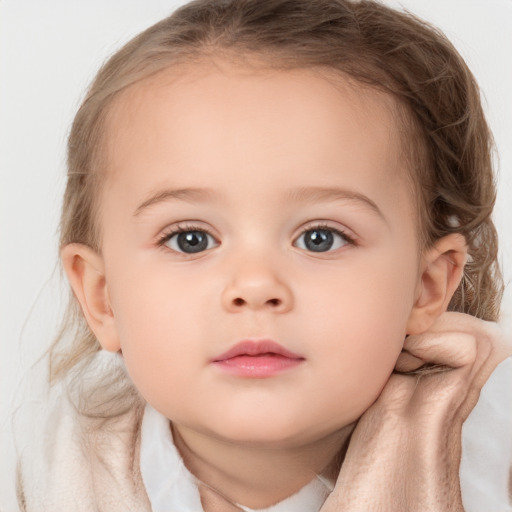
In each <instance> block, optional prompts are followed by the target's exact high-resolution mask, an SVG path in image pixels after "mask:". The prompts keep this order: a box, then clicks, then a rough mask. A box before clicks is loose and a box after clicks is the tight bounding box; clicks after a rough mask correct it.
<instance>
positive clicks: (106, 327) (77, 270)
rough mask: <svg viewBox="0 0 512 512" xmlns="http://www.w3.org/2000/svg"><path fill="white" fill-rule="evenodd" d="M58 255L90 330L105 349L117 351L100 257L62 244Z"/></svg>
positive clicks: (114, 327)
mask: <svg viewBox="0 0 512 512" xmlns="http://www.w3.org/2000/svg"><path fill="white" fill-rule="evenodd" d="M60 256H61V260H62V265H63V267H64V270H65V272H66V275H67V277H68V279H69V282H70V284H71V288H72V289H73V292H74V294H75V296H76V298H77V299H78V302H79V303H80V306H81V308H82V311H83V314H84V316H85V319H86V320H87V323H88V324H89V327H90V329H91V330H92V332H93V333H94V334H95V336H96V338H97V339H98V341H99V342H100V344H101V346H102V347H103V348H104V349H105V350H109V351H111V352H117V351H119V350H120V348H121V345H120V343H119V337H118V335H117V330H116V326H115V321H114V314H113V312H112V309H111V308H110V299H109V295H108V289H107V281H106V279H105V268H104V264H103V258H102V257H101V255H99V254H98V253H97V252H96V251H94V250H93V249H91V248H90V247H88V246H86V245H82V244H68V245H65V246H64V247H63V248H62V250H61V253H60Z"/></svg>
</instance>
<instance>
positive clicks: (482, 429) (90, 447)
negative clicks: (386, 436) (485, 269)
mask: <svg viewBox="0 0 512 512" xmlns="http://www.w3.org/2000/svg"><path fill="white" fill-rule="evenodd" d="M89 362H90V363H91V364H88V365H85V366H84V368H85V369H84V368H82V369H80V368H79V369H78V370H77V371H75V372H74V373H73V374H71V377H70V380H69V381H68V382H66V383H64V386H63V387H62V388H61V389H56V390H54V391H53V392H52V395H51V396H49V397H48V402H47V403H45V404H42V406H41V411H40V412H39V415H34V420H33V421H34V425H35V426H36V427H35V428H34V431H33V435H31V437H30V439H28V440H27V442H26V443H25V444H24V446H23V447H22V449H21V450H20V452H19V480H18V497H19V502H20V510H22V511H24V512H69V511H73V512H93V511H94V512H132V511H133V512H150V511H152V506H151V502H150V499H149V497H148V492H149V493H150V494H151V495H152V496H153V494H154V493H156V494H158V492H159V490H158V482H157V479H156V480H155V481H154V482H153V483H154V484H155V487H156V490H155V489H153V487H152V485H153V484H152V483H151V482H152V478H151V477H149V478H147V477H146V485H145V483H144V480H143V476H142V474H141V464H140V456H141V431H142V422H143V417H144V410H145V406H146V404H145V402H144V401H143V400H142V398H141V397H140V396H139V395H138V393H137V392H136V391H135V390H134V388H133V386H132V384H131V383H130V380H129V378H128V376H127V375H126V371H125V369H124V365H123V364H122V359H121V358H120V357H118V356H113V355H112V354H108V353H104V352H99V353H98V354H96V355H95V356H93V357H92V360H91V361H89ZM100 377H101V378H102V379H104V385H103V386H102V387H100V388H98V387H97V382H98V379H99V378H100ZM64 389H65V390H66V392H64ZM171 444H172V443H171ZM172 446H174V445H172ZM174 449H175V448H174ZM143 464H144V462H143ZM177 467H178V468H179V467H180V466H179V463H178V466H177ZM511 467H512V358H508V359H507V360H506V361H504V362H503V363H501V364H500V365H499V366H498V368H497V369H496V371H495V372H494V373H493V375H492V376H491V378H490V379H489V381H488V382H487V384H486V385H485V386H484V388H483V390H482V393H481V397H480V400H479V402H478V404H477V406H476V407H475V409H474V410H473V412H472V413H471V415H470V417H469V418H468V420H467V421H466V423H465V424H464V427H463V434H462V460H461V469H460V477H461V490H462V498H463V503H464V507H465V510H466V512H512V505H511V500H510V497H509V496H508V492H509V491H508V486H509V478H510V468H511ZM185 469H186V468H184V466H183V467H182V468H181V469H180V470H179V471H181V472H182V476H184V478H185V481H186V479H188V478H191V479H193V477H192V476H191V475H190V473H188V472H186V471H185ZM187 473H188V476H187ZM180 478H181V477H180ZM146 487H147V489H146ZM176 489H177V490H176V492H178V489H179V492H180V493H183V499H185V500H187V499H189V498H188V497H187V496H185V494H186V493H189V492H190V493H191V495H192V496H193V495H194V492H195V493H197V489H195V490H194V488H193V487H187V486H185V487H178V488H176ZM187 489H188V490H187ZM162 492H163V491H162ZM156 494H155V495H156ZM196 496H197V495H196ZM192 499H193V500H195V501H192V502H191V503H192V504H193V505H194V506H196V505H197V499H196V498H192ZM299 501H300V500H299ZM160 506H164V505H158V507H160ZM162 510H163V509H162ZM168 510H172V511H173V512H179V511H175V510H174V509H172V508H169V509H168ZM196 510H198V512H199V511H200V510H201V509H200V508H199V509H196ZM271 510H272V509H271ZM278 510H279V512H284V511H286V512H289V511H290V510H294V509H288V508H282V509H278ZM312 510H315V509H314V508H313V509H312ZM154 512H160V510H158V509H155V510H154ZM190 512H195V510H190ZM273 512H278V511H277V510H275V511H273ZM301 512H302V510H301Z"/></svg>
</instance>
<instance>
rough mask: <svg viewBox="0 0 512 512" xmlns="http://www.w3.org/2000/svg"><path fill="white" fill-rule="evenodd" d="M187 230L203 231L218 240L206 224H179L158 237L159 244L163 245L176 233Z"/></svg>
mask: <svg viewBox="0 0 512 512" xmlns="http://www.w3.org/2000/svg"><path fill="white" fill-rule="evenodd" d="M187 231H201V232H203V233H206V234H207V235H210V236H211V237H212V238H214V239H215V240H217V238H216V237H215V235H214V234H213V233H212V232H211V231H210V230H209V229H208V228H207V227H205V226H196V225H194V224H177V225H176V226H173V227H172V228H169V229H168V230H167V231H165V232H164V233H163V234H162V235H161V236H160V237H159V238H158V240H157V245H158V246H160V247H161V246H163V245H165V244H166V243H167V242H168V241H169V240H170V239H171V238H172V237H173V236H174V235H179V234H180V233H186V232H187Z"/></svg>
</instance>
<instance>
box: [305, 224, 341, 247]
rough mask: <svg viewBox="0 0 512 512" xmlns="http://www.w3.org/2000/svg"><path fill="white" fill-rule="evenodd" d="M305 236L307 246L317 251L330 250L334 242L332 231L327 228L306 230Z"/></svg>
mask: <svg viewBox="0 0 512 512" xmlns="http://www.w3.org/2000/svg"><path fill="white" fill-rule="evenodd" d="M304 238H305V245H306V247H307V248H308V249H309V250H310V251H315V252H324V251H328V250H329V249H330V248H331V247H332V244H333V242H334V237H333V234H332V232H331V231H328V230H327V229H311V230H310V231H306V233H305V235H304Z"/></svg>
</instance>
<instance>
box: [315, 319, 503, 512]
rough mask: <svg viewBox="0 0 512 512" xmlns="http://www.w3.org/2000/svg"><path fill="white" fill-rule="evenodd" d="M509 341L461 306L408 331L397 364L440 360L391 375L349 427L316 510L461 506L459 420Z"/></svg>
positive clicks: (381, 511) (420, 510)
mask: <svg viewBox="0 0 512 512" xmlns="http://www.w3.org/2000/svg"><path fill="white" fill-rule="evenodd" d="M510 341H511V340H508V341H506V340H505V337H504V335H503V333H502V331H501V330H500V328H499V327H498V326H497V325H496V324H495V323H492V322H485V321H483V320H479V319H477V318H475V317H472V316H469V315H466V314H462V313H445V314H443V315H442V316H441V317H440V318H439V319H438V320H437V321H436V323H435V324H434V325H433V326H432V328H431V329H430V330H429V331H428V332H426V333H424V334H422V335H419V336H410V337H408V338H407V339H406V340H405V344H404V348H403V351H402V353H401V354H400V356H399V358H398V361H397V364H396V367H395V370H396V371H398V372H410V371H414V370H417V369H418V368H420V367H421V366H423V365H424V364H425V363H433V364H434V365H437V366H438V368H434V369H433V370H432V371H434V372H435V373H426V374H421V373H420V374H419V375H401V374H399V373H393V374H392V375H391V377H390V379H389V381H388V382H387V383H386V385H385V387H384V389H383V391H382V393H381V394H380V396H379V398H378V399H377V400H376V402H375V403H374V404H373V405H372V406H371V407H370V408H369V409H368V410H367V411H366V412H365V413H364V414H363V416H362V417H361V418H360V420H359V422H358V424H357V426H356V428H355V429H354V432H353V434H352V438H351V440H350V443H349V447H348V450H347V454H346V456H345V460H344V462H343V465H342V468H341V471H340V474H339V477H338V481H337V483H336V487H335V489H334V491H333V492H332V494H331V495H330V496H329V498H328V499H327V501H326V502H325V504H324V506H323V507H322V512H356V511H357V512H374V511H375V512H377V511H378V512H388V511H389V512H447V511H450V512H463V511H464V508H463V506H462V499H461V494H460V482H459V466H460V458H461V432H462V424H463V422H464V421H465V420H466V419H467V417H468V415H469V413H470V412H471V410H472V409H473V407H474V406H475V405H476V403H477V401H478V397H479V395H480V390H481V389H482V387H483V385H484V383H485V382H486V381H487V379H488V377H489V376H490V374H491V373H492V372H493V370H494V369H495V368H496V366H497V365H498V364H499V363H500V362H501V361H503V360H504V359H505V358H506V357H508V356H510V355H511V354H512V344H511V343H510ZM436 370H438V371H437V372H436ZM439 370H440V371H439Z"/></svg>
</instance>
